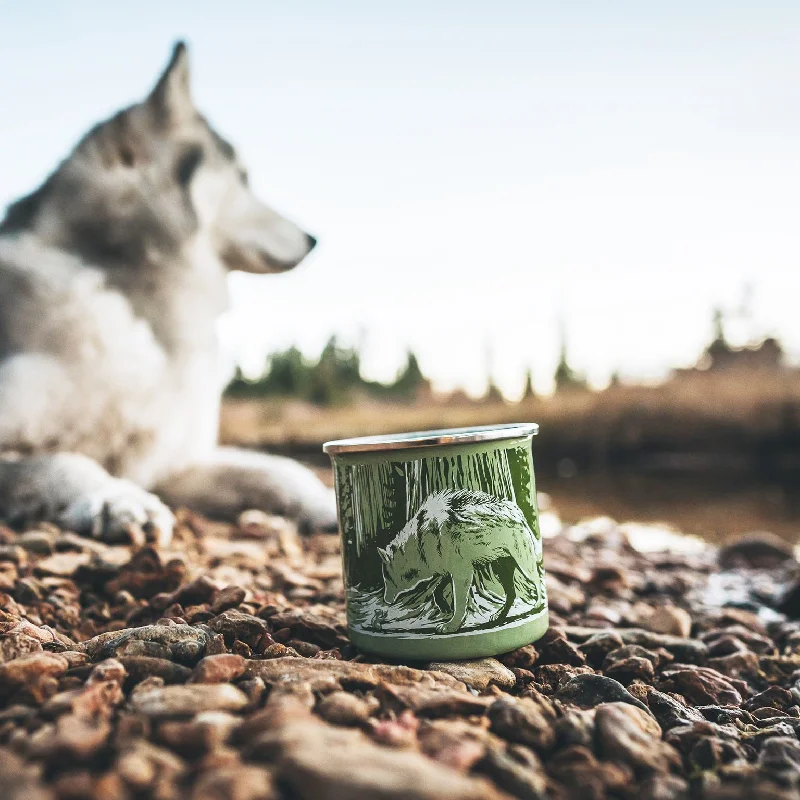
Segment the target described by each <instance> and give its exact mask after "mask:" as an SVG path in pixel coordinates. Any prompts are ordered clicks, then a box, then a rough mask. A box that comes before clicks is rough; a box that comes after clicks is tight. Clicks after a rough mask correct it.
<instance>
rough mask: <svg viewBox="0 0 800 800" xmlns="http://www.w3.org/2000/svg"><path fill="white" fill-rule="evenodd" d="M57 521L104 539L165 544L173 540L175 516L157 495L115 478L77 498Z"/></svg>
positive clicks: (161, 545) (108, 540)
mask: <svg viewBox="0 0 800 800" xmlns="http://www.w3.org/2000/svg"><path fill="white" fill-rule="evenodd" d="M58 522H59V524H60V525H62V526H63V527H66V528H70V529H71V530H74V531H77V532H79V533H86V534H91V535H92V536H94V537H95V538H96V539H102V540H103V541H105V542H132V543H134V544H145V542H147V541H148V540H151V541H155V543H156V544H158V545H159V546H160V547H166V546H167V545H169V543H170V542H171V541H172V529H173V527H174V526H175V517H174V516H173V515H172V512H171V511H170V510H169V509H168V508H167V506H165V505H164V503H162V502H161V500H159V499H158V497H156V496H155V495H154V494H151V493H150V492H147V491H145V490H144V489H142V488H140V487H139V486H137V485H136V484H134V483H131V482H130V481H126V480H122V479H113V480H111V481H109V482H108V484H106V485H105V486H103V487H102V488H101V489H98V490H95V491H93V492H91V493H89V494H86V495H83V496H81V497H79V498H77V499H76V500H74V501H73V502H72V503H71V504H70V505H69V506H68V507H67V508H66V510H65V511H64V512H63V513H62V514H61V515H60V517H59V520H58Z"/></svg>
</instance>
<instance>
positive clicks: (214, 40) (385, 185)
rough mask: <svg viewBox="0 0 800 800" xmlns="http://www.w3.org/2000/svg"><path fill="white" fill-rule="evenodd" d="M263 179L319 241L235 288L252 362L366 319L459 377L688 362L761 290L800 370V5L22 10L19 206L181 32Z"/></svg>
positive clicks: (771, 327)
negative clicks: (717, 325)
mask: <svg viewBox="0 0 800 800" xmlns="http://www.w3.org/2000/svg"><path fill="white" fill-rule="evenodd" d="M179 37H180V38H185V39H187V40H188V42H189V44H190V47H191V57H192V61H193V84H194V85H193V88H194V95H195V100H196V103H197V105H198V106H199V107H200V108H201V109H202V110H203V111H204V112H205V113H206V114H207V116H208V117H209V118H210V120H211V121H212V123H213V124H214V125H215V126H216V127H217V128H218V129H219V131H220V132H221V133H222V134H223V135H225V136H226V137H227V138H229V139H230V140H231V141H232V142H233V143H234V144H235V145H236V147H237V149H238V150H239V152H240V155H241V157H242V159H243V161H244V162H245V164H246V165H247V166H248V168H249V172H250V179H251V185H252V186H253V187H254V189H255V191H256V192H257V193H258V194H259V195H260V196H261V197H262V198H263V199H264V200H266V201H267V202H269V203H270V204H271V205H274V206H275V207H276V208H279V209H280V210H282V211H283V212H285V213H286V214H287V215H289V216H291V217H292V218H294V219H295V220H296V221H298V222H299V223H301V224H302V225H303V227H305V228H306V229H307V230H309V231H311V232H313V233H314V234H315V235H317V237H318V238H319V240H320V245H319V248H318V250H317V251H316V252H315V253H314V254H313V256H312V257H311V258H310V259H308V261H307V262H306V263H304V264H303V265H301V267H299V268H298V269H297V270H296V271H295V272H293V273H290V274H288V275H284V276H279V277H252V276H236V277H235V278H234V280H233V286H232V290H233V312H232V315H231V318H230V319H229V320H228V322H227V324H226V327H225V330H226V335H227V337H228V342H229V344H230V346H231V347H232V348H233V349H234V350H235V352H236V353H237V354H238V356H239V357H240V358H241V359H242V360H243V361H244V362H245V363H246V364H250V365H252V364H253V363H260V360H261V359H262V357H263V354H264V353H265V352H266V351H267V350H269V349H270V348H272V349H274V348H279V347H284V346H287V345H289V344H291V343H297V344H298V345H300V346H301V348H302V349H303V350H304V351H306V352H307V353H309V354H310V355H313V354H315V353H318V352H319V350H320V348H321V347H322V345H323V343H324V342H325V340H326V339H327V338H328V337H329V336H330V334H331V333H334V332H335V333H338V334H340V335H341V336H342V337H343V338H344V339H345V340H346V341H355V340H356V339H357V338H358V336H359V332H360V331H362V330H363V331H364V332H365V333H364V337H365V338H364V341H365V359H366V369H367V371H368V373H369V374H370V375H371V376H373V377H379V378H388V377H390V376H391V375H392V374H393V373H394V372H395V370H396V369H397V367H398V365H399V363H400V362H401V360H402V358H403V353H404V351H405V348H406V347H408V346H410V347H412V348H414V349H415V350H416V351H417V352H418V354H419V356H420V360H421V363H422V367H423V370H424V371H426V372H427V373H428V374H430V375H431V376H432V377H433V378H434V379H435V381H436V384H437V385H438V386H439V387H440V388H443V389H446V388H451V387H453V386H456V385H465V386H467V387H468V388H469V389H471V390H473V391H478V390H480V389H481V387H482V385H483V383H484V382H485V372H486V369H485V363H486V357H485V353H486V349H487V345H489V346H490V347H491V349H492V351H493V353H494V363H495V371H496V378H497V380H498V382H499V383H500V385H501V387H502V388H504V389H505V390H506V391H507V392H508V393H509V394H510V395H513V394H514V393H515V392H517V391H519V389H520V387H521V385H522V375H523V372H524V370H525V369H526V368H527V367H528V366H531V367H532V368H533V371H534V377H535V382H536V384H537V386H538V387H539V388H540V389H547V388H548V387H549V385H550V377H551V375H552V371H553V367H554V365H555V360H556V356H557V344H558V336H557V329H558V318H559V315H563V317H564V319H565V320H566V325H567V328H568V331H569V345H570V353H571V357H572V359H571V360H572V362H573V366H575V367H576V368H578V369H581V370H584V371H586V372H587V373H588V374H589V376H590V377H591V378H592V380H593V382H595V383H597V384H598V385H601V384H602V383H603V382H604V381H605V380H606V379H607V377H608V375H609V374H610V373H611V372H612V371H613V370H615V369H616V370H620V371H621V372H622V373H623V375H627V376H630V377H640V378H653V377H656V376H658V375H661V374H663V373H664V372H665V370H666V369H667V368H668V367H669V366H670V365H673V364H676V365H683V364H687V363H691V362H692V361H693V360H694V357H695V355H696V354H697V352H698V351H699V349H700V347H701V346H702V345H703V343H704V342H705V341H706V339H707V337H708V334H709V328H710V316H711V308H712V307H713V306H714V305H715V304H722V305H723V306H726V307H731V308H732V307H734V306H736V305H737V304H738V303H739V301H740V299H741V296H742V292H743V287H744V286H745V285H746V284H748V283H749V284H752V286H753V302H752V311H753V318H752V320H751V321H750V322H748V323H746V324H743V325H742V331H740V335H743V332H747V331H744V328H749V330H750V331H751V332H752V333H754V334H761V335H764V334H778V335H780V336H781V337H782V338H783V339H784V340H785V341H786V343H787V345H788V347H789V349H790V351H791V353H792V354H793V355H794V356H795V357H797V356H800V313H798V309H797V306H798V296H799V295H800V276H799V274H798V266H799V264H798V261H799V260H800V3H797V2H796V1H794V0H793V1H791V2H790V1H788V0H787V1H786V2H774V0H764V1H763V2H759V3H754V2H739V1H738V0H705V1H704V0H673V2H670V3H656V2H652V0H629V2H622V1H621V0H619V1H615V0H605V1H604V0H583V1H580V0H564V2H553V0H551V1H550V2H538V1H537V0H527V1H526V2H523V1H522V0H518V1H517V2H512V0H496V1H495V2H488V0H487V1H485V2H469V1H468V0H466V1H465V0H460V2H451V1H448V0H439V1H438V2H436V0H428V2H420V1H419V0H406V1H405V2H402V3H390V2H383V0H364V1H363V2H351V1H348V0H336V2H334V1H333V0H326V1H323V0H317V1H316V2H312V1H311V0H292V2H281V3H278V2H250V3H248V2H226V3H219V2H213V3H212V2H170V3H163V2H151V1H150V0H148V1H147V2H138V3H131V4H119V3H108V2H97V1H96V0H83V1H82V2H80V3H68V2H66V0H64V1H63V2H38V1H36V0H5V2H3V3H2V4H0V176H1V177H2V180H1V181H0V205H5V204H6V203H8V202H10V201H11V200H13V199H15V198H16V197H18V196H19V195H21V194H24V193H27V192H28V191H30V190H32V189H33V188H35V187H36V185H37V184H38V183H39V182H40V181H41V180H42V179H43V178H44V177H45V175H46V174H47V172H48V171H50V170H51V169H52V168H53V167H54V166H55V165H56V163H57V162H58V161H59V160H60V159H61V158H63V157H64V156H65V155H66V154H67V152H68V150H69V149H70V148H71V147H72V146H73V145H74V144H75V142H76V141H77V139H78V138H79V137H80V136H81V135H82V134H83V133H84V132H85V131H86V129H88V128H89V127H90V126H91V125H92V124H94V123H95V122H97V121H98V120H100V119H102V118H104V117H106V116H108V115H109V114H110V113H112V112H113V111H115V110H116V109H118V108H120V107H122V106H124V105H126V104H128V103H130V102H133V101H135V100H138V99H140V98H141V97H143V96H144V95H145V94H146V93H147V92H148V91H149V89H150V87H151V85H152V83H153V81H154V80H155V78H156V76H157V74H158V73H159V71H160V70H161V69H162V67H163V65H164V63H165V61H166V60H167V58H168V55H169V52H170V48H171V45H172V43H173V41H174V40H175V39H176V38H179Z"/></svg>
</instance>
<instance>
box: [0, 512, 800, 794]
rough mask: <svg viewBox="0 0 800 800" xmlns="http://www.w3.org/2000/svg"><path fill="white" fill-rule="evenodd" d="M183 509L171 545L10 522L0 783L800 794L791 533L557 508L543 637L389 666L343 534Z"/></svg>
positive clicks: (87, 787) (166, 789) (206, 789)
mask: <svg viewBox="0 0 800 800" xmlns="http://www.w3.org/2000/svg"><path fill="white" fill-rule="evenodd" d="M179 519H180V522H179V525H178V529H177V532H176V536H175V539H174V542H173V546H172V547H171V549H169V550H162V551H158V550H155V549H153V548H150V547H145V548H138V549H136V548H129V547H125V546H121V545H114V546H110V545H105V544H102V543H100V542H97V541H93V540H88V539H80V538H78V537H75V536H74V535H72V534H69V533H64V532H60V531H58V530H57V529H55V528H53V527H47V528H45V529H41V530H37V531H34V532H28V533H24V534H15V533H13V532H12V531H8V530H5V529H4V530H3V531H2V547H0V568H2V570H1V571H2V576H3V580H4V581H5V585H6V586H7V591H6V592H5V593H3V594H2V595H0V609H2V619H1V620H0V778H1V779H2V781H3V785H4V787H5V789H6V793H5V795H4V796H7V797H10V798H14V800H22V798H25V800H33V799H35V800H62V799H63V800H67V798H75V797H81V798H90V800H95V799H96V800H128V799H129V798H131V797H163V798H172V797H189V798H192V800H206V798H208V799H209V800H210V799H211V798H220V797H226V798H232V797H235V798H237V799H239V800H297V799H298V798H300V799H301V800H312V798H313V800H339V798H342V797H347V798H350V799H351V800H372V798H375V797H381V798H384V800H510V798H513V797H516V798H526V800H544V798H548V800H572V798H575V799H576V800H590V799H591V800H604V799H605V798H630V799H631V800H633V798H636V799H637V800H657V799H658V800H671V799H672V798H674V799H675V800H688V798H690V797H691V798H693V800H703V799H704V798H710V799H712V800H728V799H729V798H745V797H759V798H770V800H789V798H794V797H796V796H797V791H798V787H800V766H798V764H800V741H798V738H797V732H798V731H800V705H798V702H799V701H798V693H797V688H796V686H795V683H796V681H797V679H798V677H800V655H798V653H799V652H800V644H798V643H800V622H798V621H797V616H798V614H800V605H799V604H798V602H797V597H798V594H800V591H798V589H797V586H798V581H799V580H800V565H798V563H797V562H796V561H795V560H794V557H793V555H792V552H791V550H790V549H789V548H786V547H785V546H783V545H781V544H780V542H777V543H776V542H775V541H774V540H771V539H768V538H762V539H758V540H755V541H750V542H742V543H740V544H738V545H735V546H731V547H728V548H725V549H723V550H718V549H717V548H715V547H712V546H710V545H708V544H704V543H703V542H701V541H699V540H696V539H687V538H685V537H682V536H679V535H661V536H654V535H652V534H645V535H640V534H637V532H635V531H626V530H625V529H624V528H621V527H619V526H617V525H616V524H614V523H612V522H610V521H597V522H593V523H590V524H586V525H583V526H579V527H567V528H565V527H563V526H562V525H560V524H559V522H558V519H557V517H555V516H553V515H549V516H548V517H547V524H546V526H545V527H546V528H547V534H548V538H547V540H546V542H545V557H546V565H547V569H548V576H547V583H548V592H549V597H550V609H551V628H550V630H549V632H548V633H547V634H546V635H545V637H544V638H543V639H541V640H540V641H538V642H536V643H535V644H533V645H530V646H527V647H523V648H520V649H519V650H516V651H514V652H512V653H507V654H504V655H501V656H498V658H494V659H484V660H482V661H479V662H460V663H459V662H449V663H448V662H440V663H436V664H420V663H415V664H409V665H398V664H392V663H385V662H381V660H380V659H375V658H370V657H369V656H368V655H367V654H360V653H358V651H357V650H356V649H355V648H354V647H353V646H352V645H351V643H350V642H349V640H348V637H347V631H346V628H345V618H344V605H343V586H342V580H341V572H340V560H339V552H338V551H339V542H338V537H337V536H335V535H322V534H317V535H314V536H311V537H310V538H301V537H299V536H298V535H297V532H296V531H295V529H294V528H293V526H292V525H291V524H289V523H287V522H285V521H283V520H281V519H279V518H274V517H266V516H265V515H263V514H261V513H258V512H251V513H248V514H246V515H245V516H243V517H242V519H241V521H240V523H239V524H238V525H235V526H229V525H219V524H216V523H212V522H209V521H207V520H204V519H202V518H200V517H197V516H195V515H191V514H187V513H185V512H181V513H180V514H179ZM665 547H666V548H668V549H666V550H664V549H663V548H665Z"/></svg>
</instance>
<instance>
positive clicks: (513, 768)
mask: <svg viewBox="0 0 800 800" xmlns="http://www.w3.org/2000/svg"><path fill="white" fill-rule="evenodd" d="M481 771H482V772H483V773H485V774H486V775H489V776H490V777H491V778H492V780H494V782H495V783H496V784H497V785H498V786H499V787H500V788H501V789H503V790H504V791H506V792H508V793H509V794H510V795H511V796H512V797H517V798H521V800H546V798H547V796H548V792H547V784H548V781H547V773H546V772H545V771H544V767H543V766H542V763H541V761H540V760H539V759H538V758H537V756H536V754H535V753H533V752H531V751H530V750H528V749H526V748H522V747H510V748H509V749H508V750H507V751H503V750H501V749H499V748H491V749H489V751H488V752H487V754H486V756H485V758H484V759H483V761H482V762H481Z"/></svg>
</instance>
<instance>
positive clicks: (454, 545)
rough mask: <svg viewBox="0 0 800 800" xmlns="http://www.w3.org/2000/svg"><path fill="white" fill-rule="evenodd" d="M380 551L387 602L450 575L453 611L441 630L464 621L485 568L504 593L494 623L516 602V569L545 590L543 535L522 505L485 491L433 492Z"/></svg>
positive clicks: (534, 586)
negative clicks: (477, 578) (533, 527)
mask: <svg viewBox="0 0 800 800" xmlns="http://www.w3.org/2000/svg"><path fill="white" fill-rule="evenodd" d="M378 555H379V556H380V558H381V561H382V562H383V563H382V571H383V581H384V601H385V602H386V603H387V604H392V603H394V602H395V601H396V600H397V598H398V596H400V595H402V594H404V593H406V592H409V591H411V590H412V589H414V588H415V587H417V586H419V585H420V584H421V583H423V582H426V581H432V580H433V579H434V578H437V577H438V578H440V579H443V578H449V581H450V585H451V587H452V592H453V598H452V606H453V613H452V617H451V618H450V619H449V620H447V621H446V622H443V623H442V624H441V625H439V627H438V629H437V632H438V633H442V634H448V633H455V632H456V631H458V630H459V629H460V628H461V627H462V625H463V624H464V621H465V619H466V617H467V609H468V603H469V596H470V591H471V590H472V587H473V582H474V580H475V575H476V571H479V570H481V569H482V568H487V567H491V568H492V570H493V571H494V573H495V575H496V576H497V579H498V580H499V582H500V584H501V585H502V587H503V590H504V592H505V601H504V602H503V605H502V606H501V607H500V608H499V609H498V610H497V611H496V612H495V614H494V615H493V616H492V617H491V620H490V621H491V622H492V623H502V622H503V621H504V620H505V619H506V618H507V617H508V614H509V611H510V610H511V607H512V606H513V605H514V601H515V600H516V598H517V591H516V585H515V580H516V576H517V572H519V573H521V575H522V577H523V579H524V580H525V581H526V583H528V584H530V586H531V589H532V590H533V591H535V593H536V596H537V597H539V596H540V595H541V590H540V588H539V587H540V578H539V576H540V575H541V571H540V565H539V562H540V559H541V545H540V543H539V540H538V539H537V537H536V535H535V534H534V533H533V531H532V530H531V528H530V526H529V525H528V522H527V520H526V519H525V516H524V515H523V513H522V510H521V509H520V508H519V506H517V505H516V504H515V503H513V502H511V501H510V500H505V499H502V498H498V497H494V496H492V495H489V494H486V493H484V492H479V491H471V490H453V489H447V490H445V491H442V492H436V493H434V494H431V495H429V496H428V497H427V498H426V499H425V501H424V502H423V503H422V505H421V506H420V508H419V510H418V511H417V512H416V513H415V514H414V516H413V517H411V519H409V520H408V522H407V523H406V524H405V526H404V527H403V529H402V530H401V531H400V532H399V533H398V534H397V536H396V537H395V538H394V539H393V540H392V541H391V542H390V543H389V544H388V545H387V546H386V548H383V549H381V548H378ZM442 584H444V585H445V586H446V585H447V584H446V582H443V581H440V582H439V583H437V587H440V586H441V585H442Z"/></svg>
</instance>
